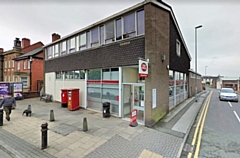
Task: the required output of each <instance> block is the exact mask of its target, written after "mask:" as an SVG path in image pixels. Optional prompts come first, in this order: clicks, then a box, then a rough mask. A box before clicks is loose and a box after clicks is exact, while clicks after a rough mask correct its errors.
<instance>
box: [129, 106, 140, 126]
mask: <svg viewBox="0 0 240 158" xmlns="http://www.w3.org/2000/svg"><path fill="white" fill-rule="evenodd" d="M130 119H131V120H130V124H129V126H131V127H136V126H137V125H138V123H137V109H133V110H132V111H131V112H130Z"/></svg>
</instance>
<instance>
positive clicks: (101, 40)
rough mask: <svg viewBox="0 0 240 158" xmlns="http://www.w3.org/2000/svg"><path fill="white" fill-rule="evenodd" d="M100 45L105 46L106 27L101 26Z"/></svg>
mask: <svg viewBox="0 0 240 158" xmlns="http://www.w3.org/2000/svg"><path fill="white" fill-rule="evenodd" d="M100 44H101V45H102V44H104V26H100Z"/></svg>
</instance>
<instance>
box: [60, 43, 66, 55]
mask: <svg viewBox="0 0 240 158" xmlns="http://www.w3.org/2000/svg"><path fill="white" fill-rule="evenodd" d="M66 48H67V43H66V41H62V43H61V55H64V54H66V53H67V52H66Z"/></svg>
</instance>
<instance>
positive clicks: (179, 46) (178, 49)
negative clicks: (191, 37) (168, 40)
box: [176, 40, 181, 56]
mask: <svg viewBox="0 0 240 158" xmlns="http://www.w3.org/2000/svg"><path fill="white" fill-rule="evenodd" d="M176 53H177V55H178V56H181V43H180V41H179V40H176Z"/></svg>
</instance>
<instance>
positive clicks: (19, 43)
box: [13, 38, 21, 48]
mask: <svg viewBox="0 0 240 158" xmlns="http://www.w3.org/2000/svg"><path fill="white" fill-rule="evenodd" d="M13 48H21V41H20V40H19V38H16V39H15V40H14V45H13Z"/></svg>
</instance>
